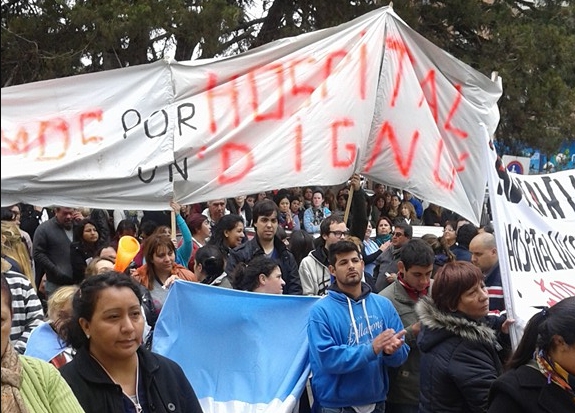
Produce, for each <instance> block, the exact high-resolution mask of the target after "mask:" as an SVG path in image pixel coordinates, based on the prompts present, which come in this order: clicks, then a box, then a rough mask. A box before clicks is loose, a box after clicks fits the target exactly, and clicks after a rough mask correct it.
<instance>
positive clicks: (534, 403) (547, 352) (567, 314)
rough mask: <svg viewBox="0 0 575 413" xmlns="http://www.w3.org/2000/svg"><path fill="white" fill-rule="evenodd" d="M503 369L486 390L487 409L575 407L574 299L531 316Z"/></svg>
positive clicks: (513, 412) (523, 412) (534, 412)
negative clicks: (504, 369) (503, 371)
mask: <svg viewBox="0 0 575 413" xmlns="http://www.w3.org/2000/svg"><path fill="white" fill-rule="evenodd" d="M505 367H506V369H507V372H506V373H505V374H504V375H502V376H501V377H499V378H498V379H497V380H496V381H495V382H494V383H493V385H492V386H491V390H490V391H489V410H488V412H489V413H499V412H505V413H539V412H549V413H555V412H573V411H575V393H574V389H575V387H574V386H575V380H574V377H575V297H568V298H564V299H563V300H561V301H559V302H558V303H557V304H555V305H554V306H553V307H551V308H547V307H545V308H543V309H542V310H541V311H540V312H539V313H537V314H535V315H534V316H533V317H531V319H530V320H529V322H528V323H527V326H526V327H525V331H524V332H523V336H522V338H521V341H520V342H519V345H518V346H517V349H516V350H515V352H514V353H513V355H512V356H511V358H510V359H509V361H508V362H507V364H506V366H505Z"/></svg>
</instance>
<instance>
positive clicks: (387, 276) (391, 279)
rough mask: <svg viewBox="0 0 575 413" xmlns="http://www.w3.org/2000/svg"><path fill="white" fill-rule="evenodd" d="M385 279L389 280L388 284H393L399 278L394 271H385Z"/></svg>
mask: <svg viewBox="0 0 575 413" xmlns="http://www.w3.org/2000/svg"><path fill="white" fill-rule="evenodd" d="M385 279H386V280H387V283H388V284H392V283H394V282H395V280H397V274H396V273H394V272H392V273H391V274H390V273H388V272H386V273H385Z"/></svg>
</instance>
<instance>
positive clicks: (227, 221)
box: [208, 214, 244, 257]
mask: <svg viewBox="0 0 575 413" xmlns="http://www.w3.org/2000/svg"><path fill="white" fill-rule="evenodd" d="M240 222H241V223H242V224H243V223H244V219H243V218H242V216H241V215H237V214H228V215H224V216H223V217H222V218H221V219H220V220H219V221H218V223H217V224H216V225H215V226H214V228H213V229H212V236H211V237H210V239H209V241H208V244H210V245H215V246H216V247H218V248H219V249H220V251H221V252H222V254H224V255H225V256H226V257H227V256H228V254H229V248H228V246H227V245H226V244H225V239H226V235H225V232H226V231H231V230H233V229H234V228H235V227H236V225H238V224H239V223H240Z"/></svg>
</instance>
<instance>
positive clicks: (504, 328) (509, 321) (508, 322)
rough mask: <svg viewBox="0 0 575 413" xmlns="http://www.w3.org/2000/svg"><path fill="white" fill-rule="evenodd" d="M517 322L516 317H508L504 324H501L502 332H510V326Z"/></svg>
mask: <svg viewBox="0 0 575 413" xmlns="http://www.w3.org/2000/svg"><path fill="white" fill-rule="evenodd" d="M514 323H515V319H514V318H508V319H506V320H505V321H504V322H503V324H501V332H502V333H503V334H509V327H511V324H514Z"/></svg>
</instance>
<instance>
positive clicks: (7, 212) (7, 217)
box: [0, 207, 15, 221]
mask: <svg viewBox="0 0 575 413" xmlns="http://www.w3.org/2000/svg"><path fill="white" fill-rule="evenodd" d="M0 214H1V216H0V220H2V221H14V218H15V216H14V212H12V209H11V208H8V207H2V209H0Z"/></svg>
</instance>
